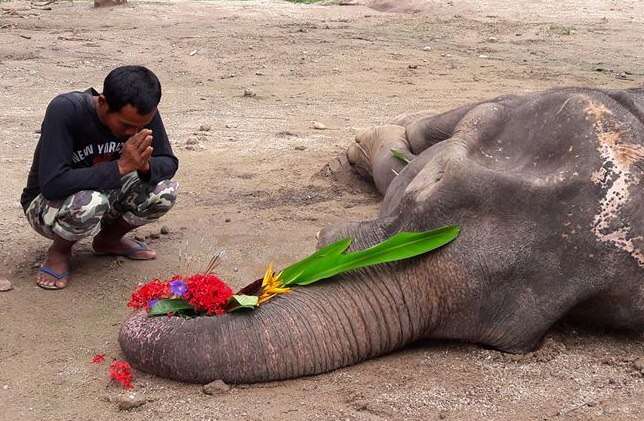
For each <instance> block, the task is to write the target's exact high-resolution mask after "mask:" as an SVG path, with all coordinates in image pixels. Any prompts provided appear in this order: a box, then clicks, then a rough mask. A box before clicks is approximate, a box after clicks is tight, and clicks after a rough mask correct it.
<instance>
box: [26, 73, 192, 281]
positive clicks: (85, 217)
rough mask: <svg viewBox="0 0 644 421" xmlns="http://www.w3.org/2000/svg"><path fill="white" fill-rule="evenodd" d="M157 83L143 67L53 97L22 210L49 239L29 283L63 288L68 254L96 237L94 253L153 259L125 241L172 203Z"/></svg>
mask: <svg viewBox="0 0 644 421" xmlns="http://www.w3.org/2000/svg"><path fill="white" fill-rule="evenodd" d="M160 100H161V84H160V83H159V79H158V78H157V77H156V76H155V75H154V73H152V72H151V71H150V70H148V69H146V68H145V67H142V66H123V67H119V68H116V69H114V70H112V71H111V72H110V73H109V74H108V75H107V77H106V78H105V82H104V84H103V93H101V94H99V93H98V92H96V91H95V90H94V89H91V88H90V89H88V90H87V91H84V92H70V93H66V94H62V95H59V96H57V97H56V98H54V99H53V100H52V101H51V103H50V104H49V106H48V107H47V112H46V113H45V118H44V120H43V123H42V127H41V135H40V140H39V141H38V146H36V152H35V153H34V160H33V164H32V166H31V170H30V172H29V177H28V180H27V187H26V188H25V189H24V190H23V193H22V197H21V200H20V201H21V204H22V207H23V209H24V211H25V215H26V216H27V219H28V220H29V223H30V224H31V226H32V227H33V228H34V229H35V230H36V231H37V232H38V233H39V234H41V235H43V236H45V237H47V238H49V239H51V240H53V243H52V245H51V247H49V250H48V252H47V259H46V261H45V262H44V263H43V264H42V266H41V267H40V269H39V271H38V276H37V279H36V283H37V284H38V286H40V287H42V288H45V289H61V288H64V287H65V286H67V284H68V282H69V280H70V273H71V272H70V271H71V269H70V257H71V252H72V246H73V245H74V243H76V242H77V241H78V240H80V239H81V238H85V237H88V236H93V237H94V241H93V243H92V245H93V247H94V250H95V252H96V253H97V254H109V255H118V256H125V257H128V258H130V259H137V260H148V259H154V258H155V257H156V254H155V252H154V251H153V250H151V249H150V248H148V247H147V246H146V245H145V244H144V243H142V242H139V241H136V240H132V239H126V238H124V235H125V234H126V233H128V232H129V231H131V230H132V229H134V228H136V227H138V226H140V225H143V224H147V223H150V222H152V221H154V220H156V219H158V218H159V217H160V216H162V215H163V214H165V213H166V212H168V210H170V208H172V206H173V205H174V202H175V199H176V196H177V183H176V182H175V181H172V180H171V178H172V177H173V176H174V174H175V172H176V171H177V167H178V164H179V161H178V160H177V158H176V157H175V156H174V154H173V153H172V148H171V147H170V143H169V141H168V136H167V134H166V132H165V128H164V127H163V122H162V121H161V116H160V115H159V113H158V111H157V105H158V104H159V101H160Z"/></svg>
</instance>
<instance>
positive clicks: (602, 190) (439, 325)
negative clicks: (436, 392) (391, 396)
mask: <svg viewBox="0 0 644 421" xmlns="http://www.w3.org/2000/svg"><path fill="white" fill-rule="evenodd" d="M394 123H397V124H391V125H387V126H383V127H378V128H373V129H369V130H368V131H366V132H365V133H363V134H361V135H359V136H358V138H357V139H356V143H355V144H354V145H352V146H350V147H349V150H348V152H347V157H348V159H349V161H350V162H351V164H352V165H353V166H354V167H355V168H356V170H357V171H358V172H360V173H361V174H363V175H365V176H368V177H371V178H373V180H374V182H375V184H376V186H377V188H378V189H379V191H380V192H381V193H382V194H383V195H384V199H383V203H382V206H381V209H380V212H379V214H378V215H377V216H376V217H375V218H374V219H373V220H369V221H362V222H355V223H349V224H346V225H342V226H333V227H328V228H326V229H324V230H323V231H322V232H320V234H319V245H324V244H328V243H329V242H331V241H334V240H337V239H340V238H345V237H351V238H353V239H354V242H353V244H352V249H361V248H365V247H368V246H370V245H373V244H375V243H377V242H379V241H381V240H383V239H385V238H387V237H389V236H391V235H392V234H394V233H396V232H398V231H418V230H427V229H432V228H436V227H440V226H444V225H448V224H457V225H459V226H460V227H461V235H460V237H459V238H458V239H457V240H456V241H455V242H453V243H451V244H450V245H448V246H447V247H444V248H442V249H440V250H438V251H435V252H432V253H430V254H427V255H424V256H421V257H417V258H414V259H410V260H407V261H403V262H397V263H393V264H386V265H380V266H379V267H375V268H367V269H361V270H358V271H355V272H352V273H349V274H345V275H342V276H338V277H335V278H333V279H331V280H328V281H325V282H323V283H321V284H316V285H314V286H310V287H306V288H297V289H295V290H294V291H292V292H291V293H289V294H287V295H284V296H279V297H277V298H275V299H273V300H272V301H271V302H269V303H267V304H265V305H263V306H261V307H260V308H259V309H257V310H256V311H253V312H248V313H244V314H235V313H231V314H226V315H224V316H221V317H199V318H194V319H183V318H179V317H173V318H148V317H147V316H146V315H145V314H144V313H141V312H140V313H135V314H133V315H132V316H131V317H130V318H128V319H127V320H126V321H125V322H124V324H123V326H122V328H121V331H120V337H119V341H120V344H121V347H122V349H123V352H124V353H125V355H126V357H127V359H128V360H129V361H130V362H132V363H133V365H134V366H135V367H137V368H139V369H141V370H144V371H147V372H150V373H154V374H157V375H160V376H163V377H169V378H173V379H177V380H182V381H187V382H201V383H205V382H209V381H211V380H214V379H223V380H224V381H226V382H231V383H249V382H259V381H268V380H277V379H286V378H293V377H298V376H304V375H311V374H316V373H322V372H325V371H329V370H333V369H335V368H338V367H343V366H347V365H351V364H355V363H357V362H359V361H362V360H365V359H368V358H371V357H375V356H378V355H382V354H385V353H388V352H391V351H393V350H396V349H399V348H401V347H403V346H405V345H406V344H409V343H411V342H413V341H416V340H418V339H421V338H442V339H444V338H453V339H458V340H462V341H469V342H474V343H479V344H484V345H487V346H491V347H495V348H497V349H500V350H502V351H507V352H527V351H530V350H532V349H534V348H535V347H536V346H537V345H538V344H539V341H540V340H541V338H542V337H543V335H544V333H545V332H546V331H547V330H548V328H549V327H550V326H551V325H552V324H553V323H554V322H556V321H557V320H559V319H561V318H562V317H564V316H566V315H570V316H572V317H574V318H575V319H576V320H579V321H581V322H584V323H587V324H593V325H603V326H608V327H614V328H627V329H633V330H637V331H642V330H644V251H643V249H642V244H643V243H644V206H643V203H644V200H643V199H644V197H643V195H644V189H643V188H642V184H641V180H642V172H643V171H644V90H641V89H633V90H622V91H603V90H594V89H555V90H551V91H546V92H542V93H536V94H531V95H526V96H504V97H499V98H495V99H493V100H490V101H485V102H480V103H476V104H470V105H467V106H464V107H460V108H457V109H455V110H452V111H448V112H446V113H443V114H436V115H435V114H432V113H424V114H421V115H415V116H412V117H409V116H407V117H404V118H400V119H398V120H396V121H394ZM391 149H396V150H398V151H399V152H401V153H403V154H404V155H405V156H407V157H408V158H409V159H410V162H409V163H408V164H405V163H404V162H402V161H401V160H399V159H395V158H393V157H392V154H391Z"/></svg>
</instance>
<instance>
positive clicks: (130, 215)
mask: <svg viewBox="0 0 644 421" xmlns="http://www.w3.org/2000/svg"><path fill="white" fill-rule="evenodd" d="M178 188H179V184H178V183H177V182H176V181H174V180H163V181H161V182H159V183H158V184H157V185H156V186H155V187H154V189H152V190H151V191H149V192H148V194H147V195H145V196H144V197H143V196H139V197H138V198H137V199H138V200H137V201H138V203H136V204H135V206H132V207H131V210H130V211H129V212H126V213H124V214H123V218H124V219H125V220H126V221H127V222H128V223H129V224H131V225H135V226H138V225H145V224H148V223H150V222H153V221H155V220H157V219H159V218H160V217H161V216H163V215H165V214H166V213H167V212H168V211H169V210H170V209H172V207H173V206H174V204H175V202H176V200H177V191H178Z"/></svg>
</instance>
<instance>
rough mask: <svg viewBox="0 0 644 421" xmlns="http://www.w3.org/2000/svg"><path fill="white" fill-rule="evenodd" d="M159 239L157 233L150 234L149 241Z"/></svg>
mask: <svg viewBox="0 0 644 421" xmlns="http://www.w3.org/2000/svg"><path fill="white" fill-rule="evenodd" d="M159 237H160V236H159V234H158V233H156V232H153V233H152V234H150V238H151V239H153V240H156V239H158V238H159Z"/></svg>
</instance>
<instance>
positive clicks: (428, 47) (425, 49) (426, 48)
mask: <svg viewBox="0 0 644 421" xmlns="http://www.w3.org/2000/svg"><path fill="white" fill-rule="evenodd" d="M423 51H432V47H430V46H429V45H428V46H426V47H423Z"/></svg>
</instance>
